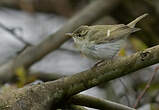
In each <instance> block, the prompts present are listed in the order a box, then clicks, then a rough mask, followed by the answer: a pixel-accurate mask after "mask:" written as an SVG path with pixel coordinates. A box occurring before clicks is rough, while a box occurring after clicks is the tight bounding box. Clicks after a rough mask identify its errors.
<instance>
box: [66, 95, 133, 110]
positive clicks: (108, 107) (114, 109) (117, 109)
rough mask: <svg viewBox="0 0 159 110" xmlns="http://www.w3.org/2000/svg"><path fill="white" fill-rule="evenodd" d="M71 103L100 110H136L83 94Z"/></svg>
mask: <svg viewBox="0 0 159 110" xmlns="http://www.w3.org/2000/svg"><path fill="white" fill-rule="evenodd" d="M69 102H70V103H72V104H75V105H81V106H86V107H90V108H95V109H99V110H135V109H134V108H130V107H128V106H125V105H122V104H118V103H115V102H111V101H108V100H103V99H99V98H95V97H92V96H87V95H82V94H78V95H75V96H73V97H71V99H70V100H69Z"/></svg>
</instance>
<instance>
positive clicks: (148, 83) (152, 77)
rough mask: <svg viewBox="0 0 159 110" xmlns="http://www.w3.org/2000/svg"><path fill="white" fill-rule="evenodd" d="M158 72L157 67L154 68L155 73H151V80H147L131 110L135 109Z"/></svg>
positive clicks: (158, 68)
mask: <svg viewBox="0 0 159 110" xmlns="http://www.w3.org/2000/svg"><path fill="white" fill-rule="evenodd" d="M158 70H159V66H158V67H156V68H155V71H154V72H153V74H152V76H151V78H150V79H149V81H148V82H147V84H146V86H145V88H144V90H143V91H142V92H141V94H140V95H139V96H138V97H137V99H136V102H135V104H134V106H133V108H136V107H137V106H138V104H139V102H140V101H141V99H142V98H143V96H144V95H145V94H146V92H147V90H148V89H149V88H150V85H151V82H152V81H153V79H154V78H155V75H156V73H157V71H158Z"/></svg>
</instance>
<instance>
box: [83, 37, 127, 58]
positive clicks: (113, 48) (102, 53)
mask: <svg viewBox="0 0 159 110" xmlns="http://www.w3.org/2000/svg"><path fill="white" fill-rule="evenodd" d="M124 42H125V40H123V39H121V40H118V41H114V42H109V43H103V44H98V45H91V46H88V45H83V47H82V48H81V51H82V53H84V54H85V55H86V56H88V57H91V58H94V59H99V60H106V59H111V58H112V57H114V56H115V55H116V54H117V53H118V51H119V50H120V48H121V47H122V46H123V44H124Z"/></svg>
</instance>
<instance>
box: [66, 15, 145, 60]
mask: <svg viewBox="0 0 159 110" xmlns="http://www.w3.org/2000/svg"><path fill="white" fill-rule="evenodd" d="M147 15H148V14H143V15H141V16H139V17H138V18H136V19H135V20H134V21H132V22H130V23H129V24H127V25H124V24H116V25H94V26H86V25H83V26H80V27H79V28H77V29H76V30H75V31H73V33H66V36H70V37H72V38H73V40H74V42H75V46H76V48H77V49H78V50H79V51H81V53H82V54H84V55H86V56H88V57H90V58H93V59H97V60H107V59H111V58H113V57H114V56H115V55H116V54H117V53H118V52H119V50H120V48H121V47H123V46H124V43H126V40H127V37H128V36H129V35H130V34H131V33H134V32H136V31H139V30H140V28H135V25H136V23H137V22H138V21H140V20H141V19H142V18H144V17H145V16H147Z"/></svg>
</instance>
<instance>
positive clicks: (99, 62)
mask: <svg viewBox="0 0 159 110" xmlns="http://www.w3.org/2000/svg"><path fill="white" fill-rule="evenodd" d="M104 61H105V60H99V61H98V62H96V63H95V65H94V66H93V67H98V66H100V64H102V62H104Z"/></svg>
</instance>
